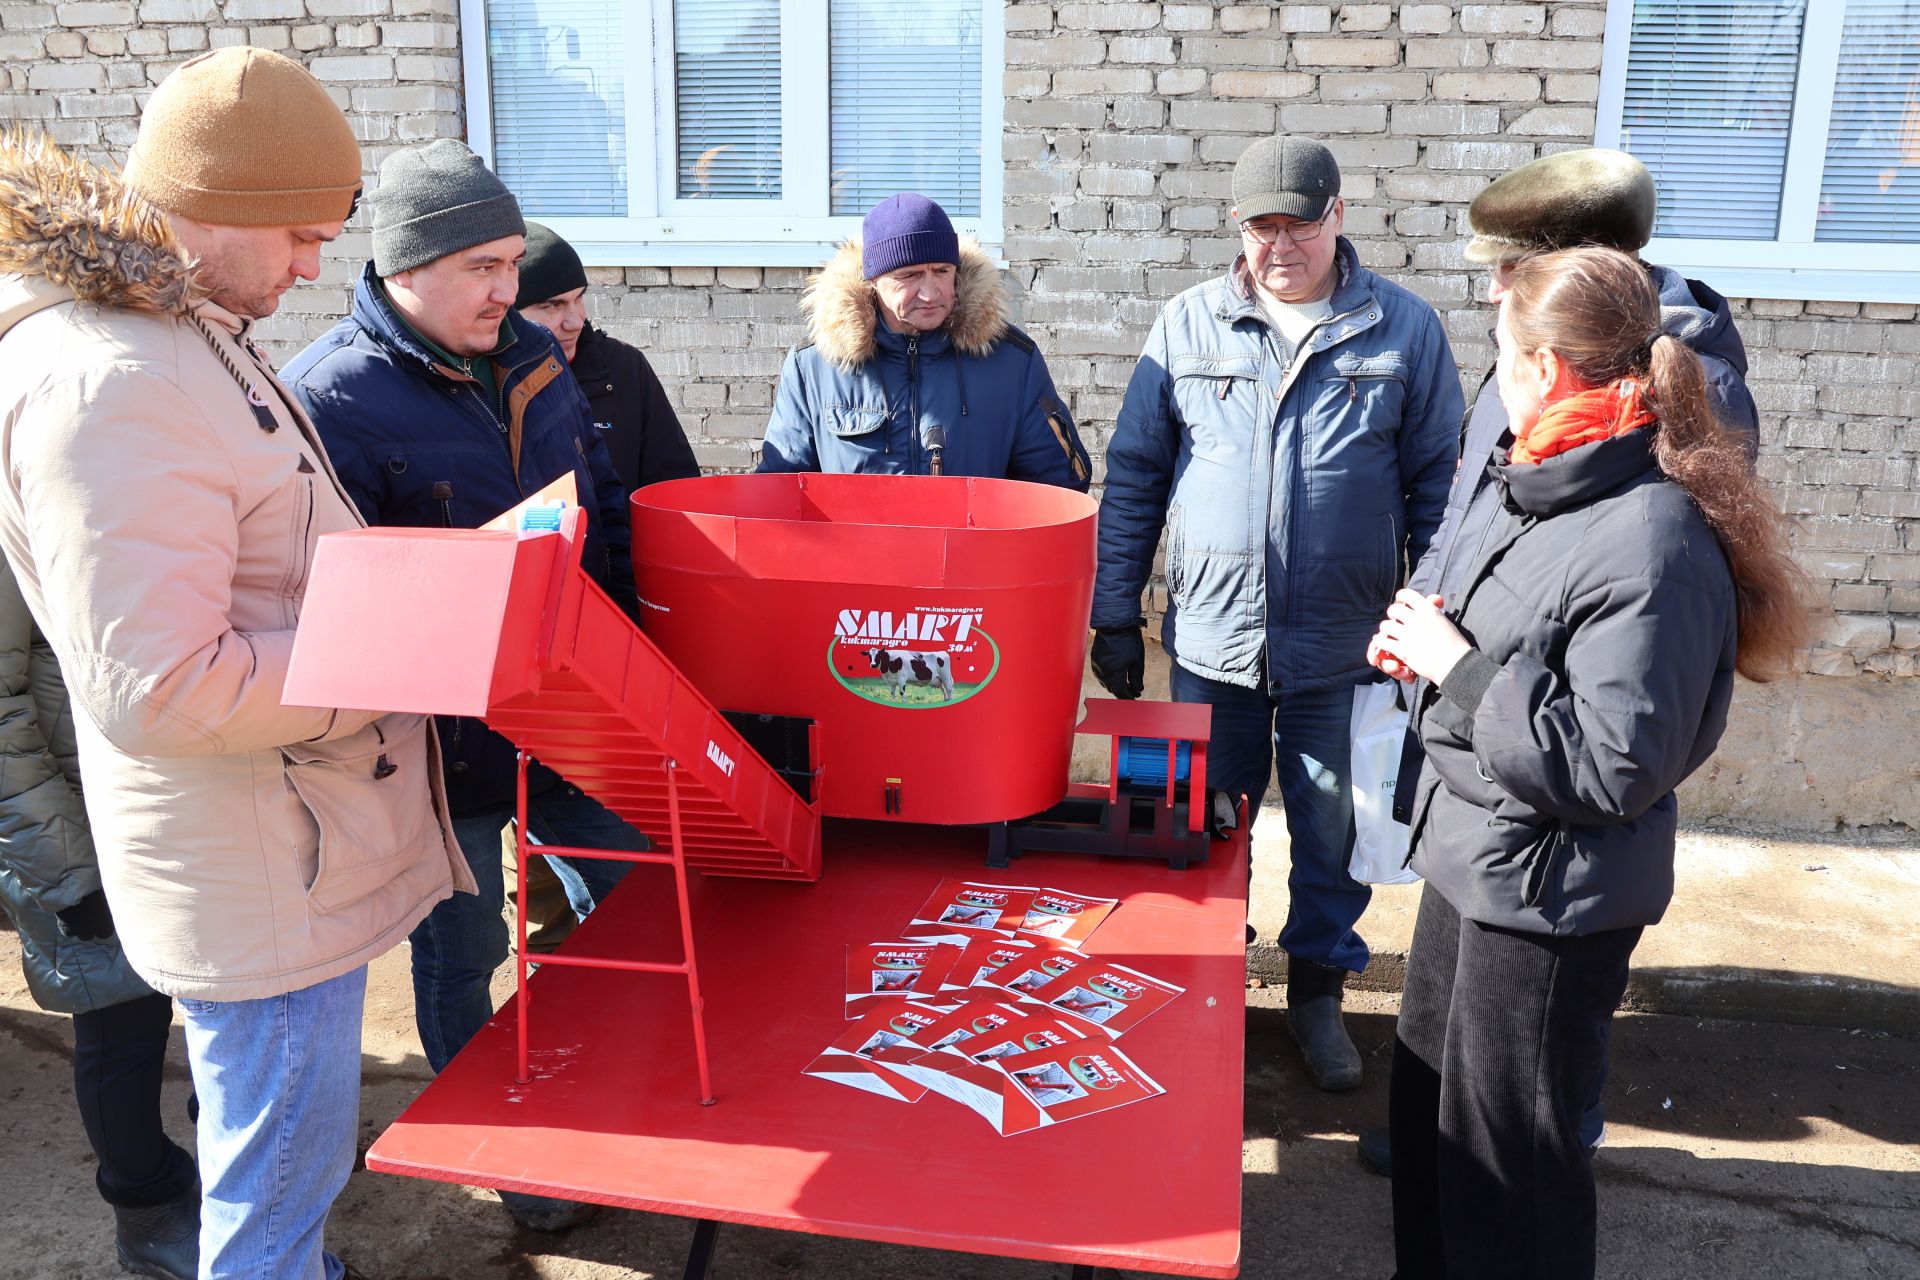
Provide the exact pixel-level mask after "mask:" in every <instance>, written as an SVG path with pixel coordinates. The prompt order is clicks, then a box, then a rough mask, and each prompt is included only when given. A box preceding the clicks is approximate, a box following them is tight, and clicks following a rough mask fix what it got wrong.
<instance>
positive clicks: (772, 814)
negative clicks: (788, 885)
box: [284, 509, 820, 880]
mask: <svg viewBox="0 0 1920 1280" xmlns="http://www.w3.org/2000/svg"><path fill="white" fill-rule="evenodd" d="M580 532H581V526H580V515H579V512H578V510H577V509H569V510H568V511H567V512H566V513H565V516H564V518H563V520H562V525H561V529H560V531H559V532H558V533H540V534H525V533H520V534H516V533H513V532H509V531H506V530H495V529H395V528H376V529H359V530H354V531H352V532H348V533H337V534H329V535H327V536H325V537H323V538H321V539H320V543H319V546H318V548H317V550H316V552H315V555H314V562H313V570H312V574H311V576H310V578H309V581H308V585H307V592H306V597H305V600H304V602H303V605H302V608H301V618H300V628H299V632H298V634H297V636H296V638H295V641H294V651H293V659H292V663H291V666H290V669H289V672H288V677H287V685H286V693H285V695H284V697H285V701H286V702H288V703H290V704H294V705H300V706H329V707H367V708H378V709H381V710H388V711H418V712H427V713H431V714H436V715H477V716H480V717H481V718H483V719H484V720H485V721H486V723H487V724H488V725H489V726H490V727H492V728H493V729H496V730H498V731H499V732H500V733H501V734H503V735H504V736H505V737H507V738H508V739H509V740H511V741H512V742H513V743H514V744H515V745H517V746H519V747H520V748H521V749H523V750H525V751H526V752H527V753H528V754H530V755H532V756H533V757H534V758H535V759H537V760H538V761H539V762H540V763H542V764H544V765H546V766H547V767H548V768H550V769H552V770H554V772H556V773H558V774H559V775H560V776H561V777H563V778H565V779H566V780H567V781H568V782H570V783H572V784H573V785H574V786H576V787H579V788H580V789H581V790H582V791H584V792H586V793H587V794H588V795H591V796H593V797H594V798H595V799H597V800H599V801H600V802H601V803H602V804H604V805H606V806H607V807H608V808H609V809H611V810H613V811H614V812H615V813H617V814H619V815H620V817H622V818H624V819H625V820H626V821H627V822H629V823H631V824H632V825H633V826H635V827H636V828H638V829H639V830H641V831H643V832H645V833H646V834H647V835H648V836H649V837H651V838H652V839H653V841H654V844H655V846H656V847H658V848H667V847H669V846H670V842H671V831H670V829H669V823H668V804H667V775H666V769H667V762H668V761H669V760H670V759H671V760H672V761H673V762H674V764H675V766H676V768H677V776H676V781H677V785H678V791H679V796H678V800H679V807H680V841H681V848H682V850H683V852H684V855H685V858H686V862H687V865H689V866H691V867H696V868H698V869H700V870H702V871H706V872H708V873H710V874H715V875H733V876H756V877H766V878H777V879H792V880H812V879H815V878H817V877H818V876H819V874H820V819H819V815H818V813H817V812H816V811H815V810H814V809H813V808H812V807H811V806H809V805H808V804H807V803H806V802H805V801H804V800H802V799H801V798H800V796H799V795H798V794H797V793H796V792H795V791H794V790H793V788H792V787H790V786H788V785H787V783H786V781H785V780H784V779H782V778H781V777H780V776H779V775H778V774H777V773H775V772H774V770H773V769H772V768H771V767H770V766H768V765H767V763H766V762H765V761H764V760H763V759H761V757H760V756H759V755H757V754H756V753H755V752H754V750H753V749H752V748H751V747H749V746H748V745H747V743H746V741H745V739H744V738H742V737H741V736H740V734H739V733H737V732H736V731H735V730H734V728H733V726H732V725H730V724H729V723H728V722H727V720H726V718H725V717H724V716H722V715H721V714H720V712H719V711H718V710H717V709H716V708H715V707H714V706H713V704H712V703H710V702H708V701H707V699H706V698H705V697H704V696H702V695H701V693H700V691H699V690H698V689H696V688H694V686H693V684H692V682H691V681H689V680H688V679H687V678H686V677H685V676H684V675H682V674H681V673H680V671H679V669H678V668H677V667H675V666H674V664H673V663H672V662H671V661H669V660H668V659H667V658H666V656H665V655H663V654H662V653H661V652H660V650H659V649H658V648H657V647H656V646H655V645H654V644H653V642H652V641H651V640H649V639H648V638H647V637H646V636H645V635H643V634H642V633H641V631H640V629H639V628H638V627H636V626H635V625H634V624H633V622H632V621H631V620H630V619H629V618H628V617H627V616H626V615H625V614H624V613H622V612H621V611H620V609H619V608H618V606H616V605H615V604H614V603H613V602H612V600H610V599H609V598H608V597H607V596H606V594H605V593H604V592H602V591H601V590H600V588H599V587H598V586H597V585H596V584H595V583H594V582H593V581H592V579H590V578H589V577H588V576H587V575H586V574H585V573H584V572H582V571H581V569H580V563H579V562H580V546H579V534H580Z"/></svg>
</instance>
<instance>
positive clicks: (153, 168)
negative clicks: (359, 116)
mask: <svg viewBox="0 0 1920 1280" xmlns="http://www.w3.org/2000/svg"><path fill="white" fill-rule="evenodd" d="M124 180H125V182H126V183H127V185H128V186H130V187H132V188H133V189H134V190H135V191H137V192H139V193H140V194H141V195H143V196H145V197H146V198H147V199H148V200H151V201H152V202H153V203H154V204H156V205H159V206H160V207H161V208H162V209H165V210H166V211H167V212H168V213H177V214H181V215H183V216H185V217H189V218H192V219H193V220H194V221H196V222H207V223H212V224H214V225H216V226H223V227H288V226H294V225H296V224H299V223H307V222H332V221H333V220H335V219H336V218H344V217H346V216H347V211H348V210H349V209H350V208H351V207H352V204H353V193H354V192H356V191H358V190H359V189H360V144H359V143H357V142H355V141H354V140H353V130H352V129H350V128H349V127H348V126H347V118H346V117H345V116H344V115H342V114H341V113H340V108H339V107H337V106H335V105H334V102H333V99H331V98H329V97H328V96H327V91H326V90H325V89H322V88H321V87H320V82H319V81H318V80H315V79H314V78H313V76H312V75H311V74H310V73H309V72H308V71H307V69H306V68H305V67H303V66H301V65H300V64H299V63H297V62H295V61H293V60H292V59H291V58H285V57H282V56H281V55H279V54H277V53H272V52H269V51H268V50H266V49H251V48H248V47H246V46H245V45H240V46H236V47H234V48H228V49H220V50H217V51H216V52H213V53H205V54H201V55H200V56H199V57H197V58H195V59H193V60H192V61H191V62H185V63H182V64H181V65H180V66H179V67H178V68H177V69H176V70H175V71H174V73H173V74H172V75H170V76H168V77H167V78H166V80H165V81H163V82H162V83H161V85H160V87H159V88H158V89H156V90H154V93H153V97H151V98H149V99H148V100H147V109H146V111H145V113H144V114H142V115H141V117H140V136H139V138H138V139H137V140H136V141H135V142H134V144H133V152H132V154H131V155H129V156H128V157H127V168H126V174H125V179H124Z"/></svg>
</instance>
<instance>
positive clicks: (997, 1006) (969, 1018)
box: [914, 987, 1091, 1056]
mask: <svg viewBox="0 0 1920 1280" xmlns="http://www.w3.org/2000/svg"><path fill="white" fill-rule="evenodd" d="M958 999H959V1001H960V1004H959V1007H957V1008H955V1009H953V1010H951V1011H950V1012H948V1013H945V1014H942V1015H941V1017H940V1020H939V1021H938V1022H936V1023H934V1024H933V1025H932V1026H931V1027H928V1028H927V1031H926V1034H925V1035H921V1036H916V1037H915V1038H914V1039H915V1043H917V1044H920V1045H922V1046H924V1047H926V1048H928V1049H947V1050H950V1051H951V1052H953V1053H957V1054H966V1055H969V1056H971V1055H973V1054H975V1053H977V1052H979V1051H980V1050H982V1049H984V1048H986V1047H988V1046H989V1045H994V1044H1002V1043H1007V1042H1011V1043H1012V1044H1013V1045H1014V1046H1016V1050H1017V1046H1018V1043H1019V1036H1020V1035H1021V1034H1022V1033H1023V1032H1025V1031H1026V1030H1028V1029H1029V1028H1030V1025H1031V1026H1032V1027H1039V1026H1042V1025H1045V1026H1048V1027H1051V1026H1053V1025H1054V1024H1056V1023H1058V1022H1059V1021H1060V1020H1059V1019H1058V1018H1056V1017H1054V1015H1053V1014H1052V1012H1051V1011H1049V1010H1048V1009H1046V1008H1045V1007H1044V1006H1042V1005H1037V1004H1032V1003H1029V1002H1022V1001H1020V1000H1018V998H1017V997H1009V996H1008V995H1007V994H1006V993H1005V992H1003V991H995V990H991V989H989V988H985V987H981V988H976V989H975V990H974V991H973V992H971V993H968V994H961V995H959V996H958ZM1089 1030H1091V1028H1089ZM1086 1033H1087V1032H1086V1031H1083V1030H1081V1029H1080V1028H1078V1027H1074V1028H1072V1034H1074V1035H1085V1034H1086ZM1049 1043H1051V1042H1049Z"/></svg>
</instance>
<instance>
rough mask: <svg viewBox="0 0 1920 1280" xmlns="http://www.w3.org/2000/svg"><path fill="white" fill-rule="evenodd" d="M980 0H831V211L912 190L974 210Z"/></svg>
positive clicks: (856, 210)
mask: <svg viewBox="0 0 1920 1280" xmlns="http://www.w3.org/2000/svg"><path fill="white" fill-rule="evenodd" d="M996 2H997V0H996ZM980 4H981V0H917V2H916V3H908V4H903V3H901V2H900V0H831V3H830V4H829V6H828V14H827V20H828V51H827V58H828V63H829V65H830V75H829V77H828V79H829V87H828V99H829V109H830V111H831V115H832V121H833V124H832V134H833V139H832V141H833V149H832V165H833V174H832V201H831V207H832V211H833V213H834V214H836V215H854V216H858V215H860V214H864V213H866V211H867V210H868V209H870V208H872V207H873V206H874V205H875V204H877V203H879V202H880V201H881V200H884V199H885V198H886V197H888V196H891V195H895V194H897V193H899V192H902V191H915V192H918V193H919V194H921V195H923V196H926V197H927V198H929V199H931V200H933V201H935V202H937V203H938V204H939V205H940V206H941V207H942V208H943V209H945V210H946V211H947V212H948V213H949V214H951V215H952V216H954V217H978V216H979V213H980V24H981V14H980Z"/></svg>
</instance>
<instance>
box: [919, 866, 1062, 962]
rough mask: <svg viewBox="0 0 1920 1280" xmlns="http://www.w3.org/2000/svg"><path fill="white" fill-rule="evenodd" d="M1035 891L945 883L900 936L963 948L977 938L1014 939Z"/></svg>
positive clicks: (1023, 886)
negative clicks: (949, 943) (952, 944)
mask: <svg viewBox="0 0 1920 1280" xmlns="http://www.w3.org/2000/svg"><path fill="white" fill-rule="evenodd" d="M1034 892H1035V891H1034V890H1033V889H1032V888H1031V887H1030V886H1027V885H1014V884H976V883H974V882H973V881H971V880H942V881H941V882H940V887H939V888H937V889H935V890H934V891H933V896H932V897H930V898H928V899H927V900H926V903H925V904H924V905H922V906H921V908H920V910H918V911H917V912H915V913H914V917H913V923H911V924H909V925H908V926H907V927H906V928H905V929H903V930H901V933H900V936H901V937H903V938H914V939H917V940H919V941H923V942H954V943H959V944H960V945H962V946H964V945H965V944H967V943H969V942H971V941H973V940H974V939H975V938H1011V937H1012V936H1013V933H1014V930H1015V929H1017V928H1018V927H1019V925H1020V922H1021V921H1022V920H1024V919H1026V918H1027V913H1028V909H1029V908H1030V907H1031V906H1032V905H1033V895H1034Z"/></svg>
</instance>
